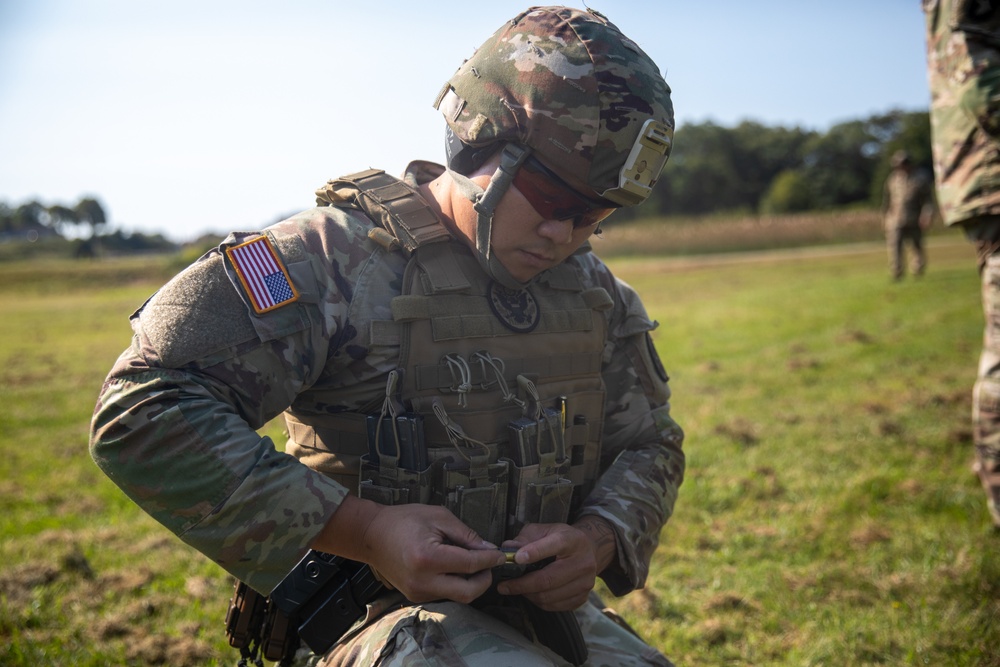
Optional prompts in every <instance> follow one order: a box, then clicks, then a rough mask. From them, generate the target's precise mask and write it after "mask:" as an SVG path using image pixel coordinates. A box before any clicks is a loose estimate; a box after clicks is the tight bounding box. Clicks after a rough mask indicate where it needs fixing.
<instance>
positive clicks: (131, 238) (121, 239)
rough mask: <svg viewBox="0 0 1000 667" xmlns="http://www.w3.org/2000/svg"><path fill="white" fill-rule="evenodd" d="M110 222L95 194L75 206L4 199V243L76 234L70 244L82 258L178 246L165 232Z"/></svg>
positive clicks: (0, 226)
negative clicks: (16, 202)
mask: <svg viewBox="0 0 1000 667" xmlns="http://www.w3.org/2000/svg"><path fill="white" fill-rule="evenodd" d="M108 223H109V220H108V216H107V213H106V212H105V210H104V206H103V205H102V204H101V202H100V201H98V200H97V199H96V198H95V197H82V198H80V199H79V200H78V201H77V202H76V203H75V204H73V205H67V204H64V203H55V204H48V205H46V204H43V203H42V202H40V201H38V200H36V199H32V200H30V201H27V202H25V203H23V204H20V205H18V206H11V205H10V204H8V203H6V202H3V201H0V242H11V241H14V242H17V241H24V242H29V243H34V242H37V241H56V242H60V241H67V238H68V237H69V236H74V237H76V238H75V239H74V240H73V241H72V242H71V243H70V244H69V245H68V246H67V247H68V248H69V251H70V252H72V254H74V255H76V256H78V257H92V256H95V255H97V254H100V253H107V252H111V253H116V254H123V253H124V254H127V253H133V252H148V251H150V250H173V249H175V248H176V244H174V243H172V242H171V241H169V240H167V239H166V238H165V237H164V236H163V235H161V234H154V235H147V234H141V233H128V232H124V231H122V230H120V229H119V230H109V229H108ZM73 232H75V233H73ZM64 245H65V244H64Z"/></svg>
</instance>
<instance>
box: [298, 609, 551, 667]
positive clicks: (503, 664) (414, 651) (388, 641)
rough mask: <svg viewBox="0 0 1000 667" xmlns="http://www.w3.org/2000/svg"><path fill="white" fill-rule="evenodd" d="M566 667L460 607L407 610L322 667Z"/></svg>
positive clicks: (391, 616)
mask: <svg viewBox="0 0 1000 667" xmlns="http://www.w3.org/2000/svg"><path fill="white" fill-rule="evenodd" d="M374 664H378V665H380V666H382V667H402V666H404V665H425V664H426V665H440V666H441V667H452V666H454V667H459V666H463V667H464V666H465V665H472V666H475V667H479V666H483V667H511V666H512V665H517V666H518V667H520V666H521V665H525V666H526V667H536V666H537V667H543V666H544V667H553V666H558V667H566V666H568V664H569V663H567V662H566V661H565V660H563V659H562V658H560V657H559V656H558V655H556V654H555V653H553V652H552V651H550V650H549V649H547V648H545V647H544V646H540V645H537V644H534V643H532V642H531V640H529V639H527V638H526V637H525V636H524V635H523V634H521V633H520V632H519V631H517V630H515V629H514V628H512V627H511V626H509V625H507V624H506V623H503V622H502V621H499V620H497V619H496V618H494V617H493V616H490V615H489V614H486V613H484V612H481V611H479V610H476V609H473V608H472V607H470V606H468V605H463V604H458V603H456V602H434V603H430V604H424V605H417V606H412V607H404V608H402V609H399V610H397V611H395V612H391V613H389V614H386V615H385V616H382V617H381V618H379V619H378V620H377V621H375V622H374V623H372V624H371V625H369V626H368V627H366V628H365V629H363V630H362V631H361V632H360V633H358V634H357V635H355V636H353V637H351V638H350V639H349V640H347V641H345V642H343V643H342V644H340V645H338V646H335V647H334V648H333V649H331V650H330V652H328V653H327V654H326V655H325V656H324V657H323V659H322V660H320V661H319V662H318V663H317V665H318V667H348V666H351V667H368V666H369V665H374Z"/></svg>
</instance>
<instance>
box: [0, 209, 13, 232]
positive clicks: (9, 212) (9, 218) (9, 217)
mask: <svg viewBox="0 0 1000 667" xmlns="http://www.w3.org/2000/svg"><path fill="white" fill-rule="evenodd" d="M12 231H14V209H12V208H11V207H10V205H9V204H8V203H7V202H0V234H10V233H11V232H12Z"/></svg>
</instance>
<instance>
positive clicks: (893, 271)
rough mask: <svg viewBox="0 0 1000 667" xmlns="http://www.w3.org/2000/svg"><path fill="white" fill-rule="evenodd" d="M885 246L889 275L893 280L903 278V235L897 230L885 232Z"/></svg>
mask: <svg viewBox="0 0 1000 667" xmlns="http://www.w3.org/2000/svg"><path fill="white" fill-rule="evenodd" d="M885 244H886V249H887V250H888V251H889V274H890V275H891V276H892V277H893V278H894V279H897V280H898V279H899V278H901V277H902V276H903V234H902V232H901V231H900V230H898V229H887V230H885Z"/></svg>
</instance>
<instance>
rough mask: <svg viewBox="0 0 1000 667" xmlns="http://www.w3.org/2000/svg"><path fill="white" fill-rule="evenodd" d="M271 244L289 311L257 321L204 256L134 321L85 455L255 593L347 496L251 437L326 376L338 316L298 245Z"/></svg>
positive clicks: (279, 573)
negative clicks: (286, 281)
mask: <svg viewBox="0 0 1000 667" xmlns="http://www.w3.org/2000/svg"><path fill="white" fill-rule="evenodd" d="M293 220H294V219H293ZM296 224H305V223H303V222H302V221H299V222H298V223H295V222H292V223H290V226H292V227H294V226H295V225H296ZM268 238H269V239H270V240H271V241H272V242H273V246H274V247H275V248H276V249H277V254H278V256H279V257H280V258H281V261H282V262H283V264H284V266H285V268H286V269H287V272H288V275H289V276H290V278H291V282H292V284H293V285H295V286H296V288H297V289H298V291H299V298H298V300H297V301H295V302H292V303H289V304H288V305H283V306H281V307H279V308H276V309H274V310H273V311H270V312H266V313H263V314H261V315H259V316H258V315H255V314H254V312H253V310H252V308H249V307H248V303H249V302H248V301H247V299H248V296H247V294H246V292H245V290H244V289H243V288H241V287H240V285H239V284H238V283H236V282H234V280H233V276H232V275H231V274H232V271H233V267H232V265H231V263H230V261H229V260H227V259H226V257H225V256H224V253H222V252H220V251H218V250H217V251H213V252H211V253H209V254H208V255H206V256H205V257H203V258H202V259H201V260H199V261H198V262H197V263H195V264H194V265H192V266H191V267H190V268H188V269H187V270H185V271H184V272H182V273H181V274H179V275H178V276H177V277H176V278H174V279H173V280H172V281H170V282H169V283H168V284H167V285H165V286H164V287H163V288H162V289H161V290H160V291H159V292H158V293H157V294H156V295H154V296H153V297H152V298H151V299H150V300H149V301H148V302H147V303H146V304H145V305H144V306H143V307H142V308H141V309H140V310H139V311H137V313H136V314H135V315H133V318H132V325H133V330H134V336H133V342H132V345H131V347H130V348H129V349H127V350H125V352H124V353H122V355H121V356H120V357H119V359H118V361H117V363H116V364H115V366H114V368H113V369H112V371H111V373H110V375H109V376H108V378H107V380H106V382H105V384H104V386H103V389H102V391H101V395H100V399H99V402H98V404H97V407H96V409H95V412H94V417H93V421H92V425H91V445H90V446H91V454H92V456H93V458H94V460H95V461H96V463H97V464H98V465H99V466H100V467H101V469H102V470H103V471H104V472H105V473H106V474H107V475H108V476H109V477H110V478H111V479H112V480H113V481H114V482H115V483H116V484H117V485H118V486H119V487H121V488H122V490H123V491H124V492H125V493H126V494H127V495H128V496H129V497H130V498H131V499H132V500H134V501H135V502H136V503H137V504H138V505H139V506H140V507H141V508H142V509H143V510H145V511H146V512H148V513H149V514H150V515H152V516H153V517H154V518H155V519H156V520H157V521H159V522H160V523H162V524H163V525H164V526H166V527H167V528H169V529H170V530H171V531H172V532H174V533H175V534H176V535H178V536H179V537H180V538H181V539H182V540H183V541H184V542H186V543H188V544H190V545H191V546H193V547H194V548H196V549H198V550H199V551H201V552H202V553H204V554H205V555H206V556H208V557H210V558H212V559H213V560H215V561H216V562H217V563H219V565H221V566H222V567H223V568H225V569H226V570H227V571H229V572H230V573H232V574H233V575H235V576H236V577H238V578H240V579H242V580H243V581H245V582H247V583H248V584H249V585H250V586H252V587H253V588H255V589H256V590H258V591H261V592H265V593H266V592H268V591H270V590H271V589H272V588H273V587H274V586H275V585H277V583H278V582H279V581H280V580H281V579H282V578H283V576H284V575H285V574H286V573H287V572H288V571H289V570H290V569H291V568H292V567H293V566H294V565H295V563H296V562H297V561H298V560H299V558H301V556H302V555H303V554H304V552H305V551H306V549H307V548H308V545H309V544H310V543H311V541H312V539H313V538H314V537H315V535H316V534H318V532H319V531H320V529H321V528H322V527H323V525H324V524H325V523H326V521H327V519H328V518H329V517H330V515H332V514H333V512H334V511H335V510H336V509H337V507H338V506H339V504H340V502H341V501H342V500H343V498H344V497H345V495H346V493H347V491H346V489H345V488H344V487H343V486H341V485H339V484H337V483H336V482H334V481H332V480H330V479H329V478H327V477H325V476H323V475H322V474H320V473H317V472H314V471H312V470H310V469H309V468H307V467H306V466H305V465H302V464H301V463H300V462H298V461H297V460H296V459H294V458H293V457H291V456H288V455H286V454H284V453H283V452H279V451H277V450H276V449H275V446H274V443H273V442H271V440H270V439H269V438H267V437H261V436H260V435H258V433H257V431H256V429H258V428H260V427H261V426H263V425H264V424H266V423H267V422H268V421H269V420H270V419H272V418H274V417H276V416H278V415H279V414H281V412H282V411H283V410H284V409H285V408H287V407H288V406H289V405H290V404H291V403H292V401H293V400H294V398H295V396H296V395H297V394H298V393H299V392H300V391H301V390H302V389H303V388H304V387H308V386H309V385H311V384H312V383H313V382H315V380H316V379H317V377H318V376H319V375H320V374H321V373H322V372H323V371H324V368H325V367H326V364H327V360H328V357H329V355H330V353H331V350H332V348H333V346H335V344H336V340H337V337H338V332H339V331H340V330H342V328H343V327H344V326H345V321H344V320H345V318H346V314H344V313H345V312H346V307H345V308H343V309H338V308H337V307H336V306H337V304H336V299H335V298H334V299H332V300H331V299H330V297H328V296H327V297H324V301H323V303H322V304H321V303H320V294H321V293H323V290H322V289H321V288H322V284H323V282H324V280H325V277H324V276H321V275H317V271H316V264H315V262H314V261H312V260H311V258H310V256H309V253H308V252H307V250H305V249H303V248H302V247H301V244H297V243H296V242H295V241H294V238H295V237H294V236H291V235H289V236H287V237H281V236H277V235H275V234H273V233H269V234H268ZM282 239H286V240H282ZM287 239H292V240H287ZM240 240H241V239H239V238H234V237H231V238H230V239H229V240H227V243H228V244H229V245H230V246H231V245H235V244H236V243H238V242H239V241H240ZM224 246H225V244H224ZM341 300H342V301H346V297H342V298H341Z"/></svg>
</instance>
